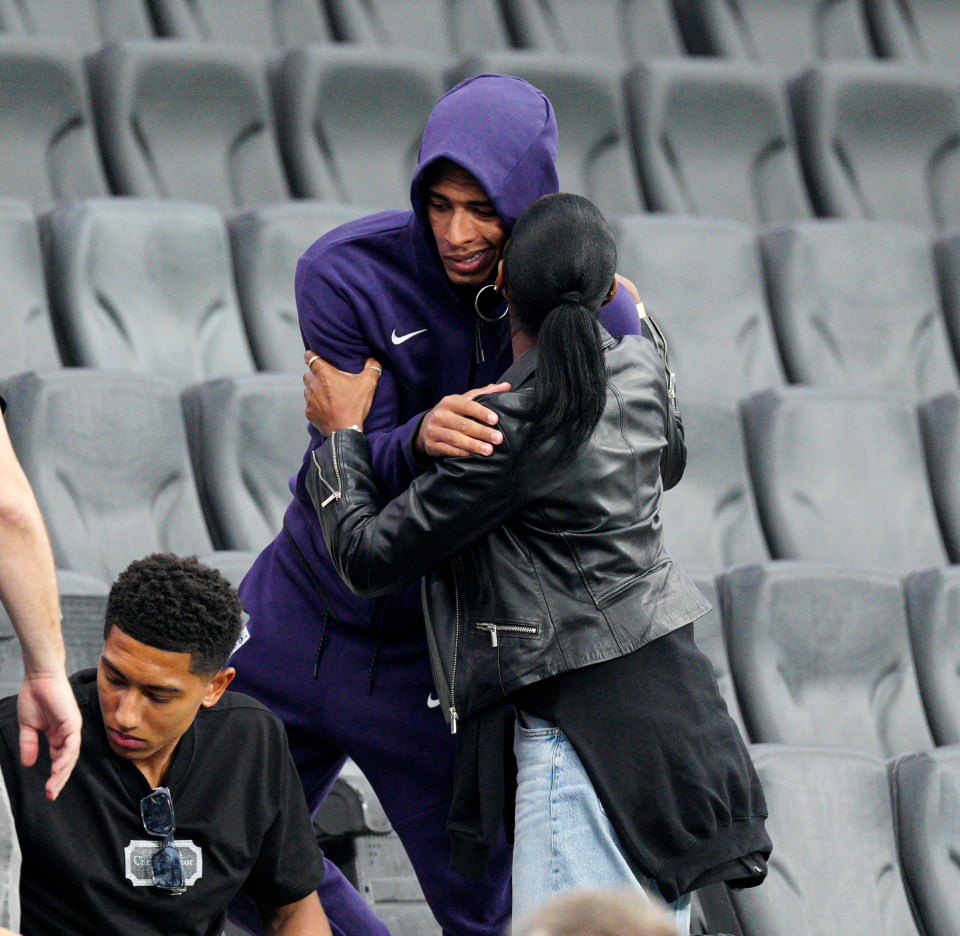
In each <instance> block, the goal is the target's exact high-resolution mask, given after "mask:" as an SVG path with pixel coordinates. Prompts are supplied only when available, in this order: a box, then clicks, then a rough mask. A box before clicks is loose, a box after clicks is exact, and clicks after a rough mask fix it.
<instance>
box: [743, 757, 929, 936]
mask: <svg viewBox="0 0 960 936" xmlns="http://www.w3.org/2000/svg"><path fill="white" fill-rule="evenodd" d="M750 750H751V754H752V756H753V761H754V764H755V765H756V767H757V773H758V774H759V775H760V780H761V782H762V783H763V789H764V793H765V794H766V798H767V806H768V807H769V810H770V818H769V819H768V820H767V831H768V832H769V833H770V838H771V839H772V840H773V843H774V853H773V855H772V856H771V860H770V873H769V875H768V876H767V879H766V881H764V883H763V884H762V886H760V887H751V888H748V889H747V890H742V891H734V892H732V895H731V896H732V898H733V903H734V906H735V908H736V911H737V917H738V918H739V920H740V923H741V926H742V929H743V933H744V936H772V934H774V933H783V932H789V933H790V936H838V934H840V933H849V934H853V933H871V934H873V933H889V934H891V936H892V934H894V933H896V934H897V936H917V927H916V924H915V923H914V921H913V917H912V915H911V913H910V905H909V903H908V902H907V896H906V892H905V890H904V883H903V878H902V876H901V872H900V866H899V863H898V861H897V846H896V839H895V836H894V829H893V818H892V813H891V807H890V796H889V793H888V791H887V777H886V770H885V767H884V763H883V761H881V760H879V759H878V758H875V757H871V756H869V755H866V754H858V753H855V752H852V751H842V750H828V749H814V748H802V747H789V746H786V745H776V744H774V745H769V744H758V745H753V746H752V747H751V749H750Z"/></svg>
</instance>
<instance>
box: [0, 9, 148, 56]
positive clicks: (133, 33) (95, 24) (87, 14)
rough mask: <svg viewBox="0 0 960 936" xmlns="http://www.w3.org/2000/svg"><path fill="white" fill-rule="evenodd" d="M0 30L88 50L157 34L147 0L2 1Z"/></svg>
mask: <svg viewBox="0 0 960 936" xmlns="http://www.w3.org/2000/svg"><path fill="white" fill-rule="evenodd" d="M0 32H7V33H14V34H17V35H24V36H49V37H50V38H56V39H67V40H69V41H70V42H72V43H75V44H77V45H80V46H82V47H83V48H85V49H96V48H99V47H100V46H102V45H105V44H106V43H108V42H116V41H118V40H120V39H150V38H152V37H153V27H152V26H151V23H150V15H149V13H148V12H147V8H146V6H145V0H0Z"/></svg>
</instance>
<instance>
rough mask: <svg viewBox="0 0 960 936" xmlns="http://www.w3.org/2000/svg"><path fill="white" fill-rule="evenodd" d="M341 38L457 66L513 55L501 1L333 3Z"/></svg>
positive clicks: (335, 0)
mask: <svg viewBox="0 0 960 936" xmlns="http://www.w3.org/2000/svg"><path fill="white" fill-rule="evenodd" d="M328 2H329V5H330V15H331V18H332V20H333V22H334V23H335V24H336V29H337V32H338V33H339V34H340V35H341V36H342V37H343V38H344V39H346V40H348V41H351V42H362V43H374V44H376V45H380V46H392V47H396V48H401V49H411V50H415V51H417V52H421V53H424V54H430V55H432V56H434V57H438V56H439V57H441V58H446V59H448V60H453V59H454V58H456V57H457V56H460V55H467V54H472V53H475V52H485V51H488V50H494V49H509V48H510V34H509V33H508V31H507V24H506V21H505V20H504V17H503V12H502V11H501V9H500V4H499V2H498V0H471V2H470V3H462V2H458V0H328Z"/></svg>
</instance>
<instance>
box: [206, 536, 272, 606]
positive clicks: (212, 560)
mask: <svg viewBox="0 0 960 936" xmlns="http://www.w3.org/2000/svg"><path fill="white" fill-rule="evenodd" d="M258 555H259V553H255V552H247V551H244V550H239V549H225V550H220V551H215V552H210V553H200V554H199V555H198V556H197V559H199V560H200V561H201V562H202V563H204V564H205V565H208V566H212V567H213V568H215V569H216V570H217V571H218V572H219V573H220V574H221V575H222V576H223V577H224V578H225V579H226V580H227V581H228V582H229V583H230V584H231V585H232V586H233V587H234V588H239V587H240V583H241V582H242V581H243V577H244V576H245V575H246V574H247V572H249V571H250V567H251V566H252V565H253V563H254V562H255V561H256V559H257V556H258ZM244 614H246V612H244Z"/></svg>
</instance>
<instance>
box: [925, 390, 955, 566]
mask: <svg viewBox="0 0 960 936" xmlns="http://www.w3.org/2000/svg"><path fill="white" fill-rule="evenodd" d="M920 428H921V430H922V432H923V447H924V453H925V455H926V460H927V477H928V479H929V481H930V490H931V491H932V492H933V502H934V504H935V505H936V508H937V516H938V517H939V519H940V529H941V531H942V532H943V538H944V541H945V542H946V544H947V552H949V554H950V557H951V559H952V560H953V561H954V562H960V395H958V394H957V393H945V394H943V395H942V396H939V397H936V398H935V399H933V400H930V401H929V402H927V403H925V404H924V405H923V406H921V407H920Z"/></svg>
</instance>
